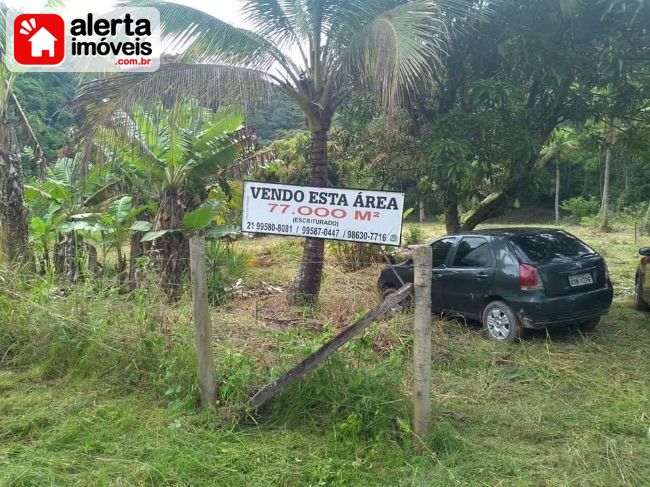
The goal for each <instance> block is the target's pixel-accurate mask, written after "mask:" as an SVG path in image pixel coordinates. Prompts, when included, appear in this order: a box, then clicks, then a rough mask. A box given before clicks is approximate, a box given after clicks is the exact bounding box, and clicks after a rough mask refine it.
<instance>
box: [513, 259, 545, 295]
mask: <svg viewBox="0 0 650 487" xmlns="http://www.w3.org/2000/svg"><path fill="white" fill-rule="evenodd" d="M519 285H520V286H521V290H522V291H534V290H538V289H544V283H542V280H541V279H540V277H539V271H538V270H537V267H535V266H533V265H528V264H520V265H519Z"/></svg>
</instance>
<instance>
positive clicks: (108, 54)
mask: <svg viewBox="0 0 650 487" xmlns="http://www.w3.org/2000/svg"><path fill="white" fill-rule="evenodd" d="M6 18H7V25H6V33H7V39H6V40H7V43H6V45H7V57H6V59H5V60H4V61H5V63H6V64H7V66H8V67H9V69H11V70H12V71H59V72H62V71H66V72H115V71H126V70H129V71H155V70H156V69H158V67H159V65H160V51H161V45H160V14H159V12H158V10H157V9H155V8H151V7H139V8H129V9H128V10H127V9H125V8H120V9H115V10H112V11H110V12H107V13H101V14H99V13H95V12H79V11H76V12H70V11H65V10H63V11H57V12H53V11H47V12H42V13H23V12H15V11H9V12H8V13H7V16H6Z"/></svg>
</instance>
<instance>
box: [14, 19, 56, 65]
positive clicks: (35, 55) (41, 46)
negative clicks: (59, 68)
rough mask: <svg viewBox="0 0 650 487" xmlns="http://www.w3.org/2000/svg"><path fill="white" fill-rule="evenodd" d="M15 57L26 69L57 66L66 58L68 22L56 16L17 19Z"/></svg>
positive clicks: (15, 22) (15, 26)
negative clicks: (27, 67) (66, 29)
mask: <svg viewBox="0 0 650 487" xmlns="http://www.w3.org/2000/svg"><path fill="white" fill-rule="evenodd" d="M14 57H15V58H16V62H17V63H18V64H22V65H23V66H54V65H57V64H60V63H61V62H62V61H63V58H64V57H65V22H64V21H63V19H62V18H61V17H60V16H59V15H56V14H22V15H19V16H17V17H16V19H15V20H14Z"/></svg>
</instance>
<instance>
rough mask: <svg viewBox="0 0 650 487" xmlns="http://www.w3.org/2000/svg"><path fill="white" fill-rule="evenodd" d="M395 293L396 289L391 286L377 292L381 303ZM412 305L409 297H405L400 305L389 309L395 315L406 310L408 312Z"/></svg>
mask: <svg viewBox="0 0 650 487" xmlns="http://www.w3.org/2000/svg"><path fill="white" fill-rule="evenodd" d="M396 292H397V288H396V287H393V286H387V287H384V288H382V289H381V291H380V292H379V294H380V296H381V301H382V302H384V301H386V299H388V296H390V295H391V294H395V293H396ZM411 304H412V299H411V296H407V297H406V298H404V300H403V301H402V302H401V303H398V304H396V305H395V306H393V307H392V308H391V310H392V311H395V312H397V313H402V312H404V311H406V310H408V309H409V308H410V307H411Z"/></svg>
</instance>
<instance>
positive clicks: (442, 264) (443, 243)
mask: <svg viewBox="0 0 650 487" xmlns="http://www.w3.org/2000/svg"><path fill="white" fill-rule="evenodd" d="M455 241H456V237H444V238H441V239H440V240H436V241H434V242H433V243H432V244H431V251H432V254H433V259H432V262H431V266H432V268H433V269H432V272H431V311H433V312H434V313H442V311H443V310H444V299H443V295H442V289H443V285H444V280H445V277H446V275H447V273H448V272H449V268H448V267H447V264H448V263H449V256H450V254H451V250H452V248H453V246H454V242H455Z"/></svg>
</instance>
